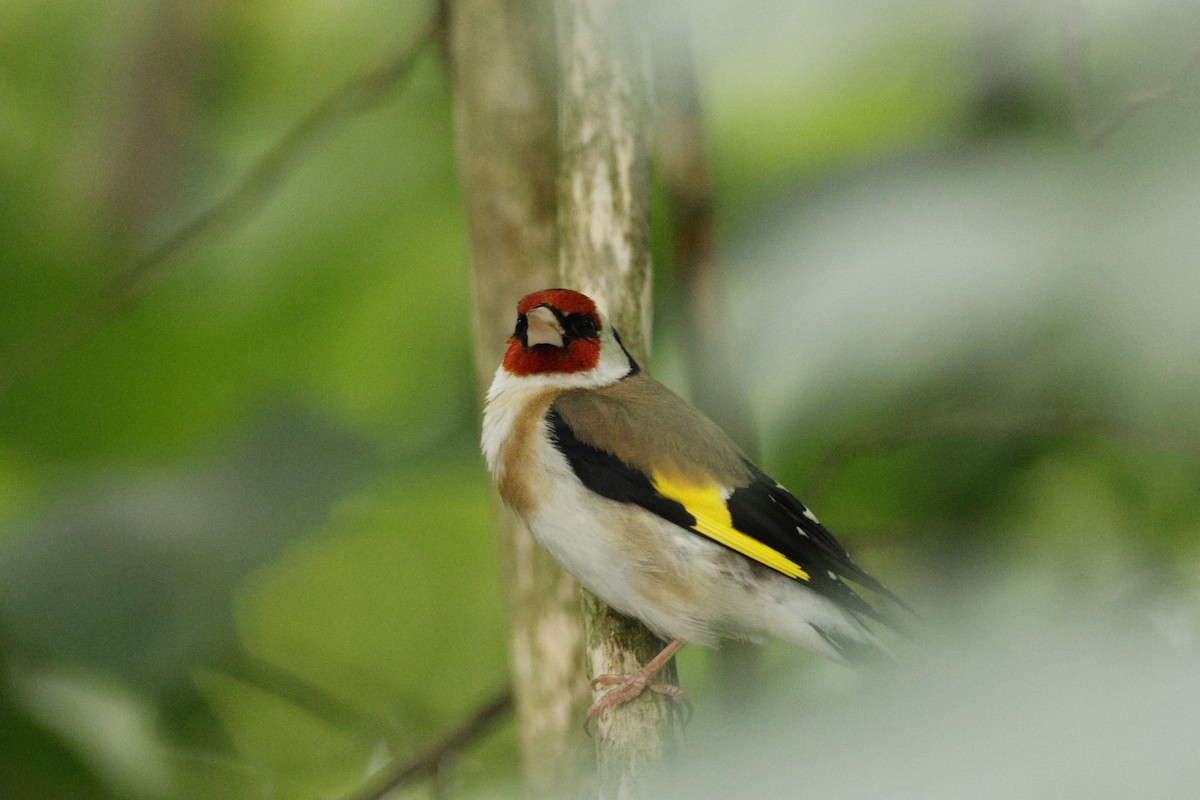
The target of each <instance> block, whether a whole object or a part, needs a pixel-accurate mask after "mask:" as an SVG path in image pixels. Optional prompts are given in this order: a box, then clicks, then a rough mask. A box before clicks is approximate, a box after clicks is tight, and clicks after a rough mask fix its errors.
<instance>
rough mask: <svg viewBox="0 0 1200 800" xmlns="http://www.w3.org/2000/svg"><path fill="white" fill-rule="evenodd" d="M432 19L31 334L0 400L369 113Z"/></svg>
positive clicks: (2, 365)
mask: <svg viewBox="0 0 1200 800" xmlns="http://www.w3.org/2000/svg"><path fill="white" fill-rule="evenodd" d="M435 22H436V15H433V18H431V21H430V23H429V24H427V25H425V26H423V27H422V28H421V29H420V30H419V31H418V32H417V33H416V34H415V35H414V36H413V37H412V39H410V40H409V41H407V42H405V43H404V44H403V46H401V47H400V49H399V50H398V51H397V52H396V53H394V54H393V55H391V56H390V57H389V58H388V59H387V60H386V61H384V62H383V63H382V64H380V65H378V66H375V67H372V68H371V69H369V70H366V71H365V72H363V73H362V74H360V75H357V76H355V77H353V78H351V79H350V80H348V81H347V82H346V83H344V84H343V85H342V86H340V87H339V88H337V89H336V90H334V91H333V92H332V93H331V94H329V95H328V96H327V97H326V98H325V99H324V100H323V101H321V102H320V103H318V104H317V105H316V106H315V107H314V108H313V109H312V110H311V111H309V112H308V113H307V114H306V115H305V116H304V117H303V118H301V119H300V121H299V122H297V123H296V124H295V125H294V126H293V127H292V128H291V129H290V130H288V131H287V132H286V133H284V135H283V136H282V137H280V139H279V140H278V141H277V142H276V143H275V144H274V145H273V146H272V147H271V148H270V149H269V150H268V151H267V152H266V153H265V154H264V155H263V156H262V158H260V159H259V160H258V162H257V163H255V164H254V165H253V166H252V167H251V168H250V169H249V171H248V172H247V173H246V174H245V175H244V176H243V177H242V179H241V180H240V181H238V182H237V184H235V185H234V187H233V188H232V189H231V190H230V191H229V193H228V194H226V195H225V196H224V197H223V198H221V199H220V200H218V201H217V202H216V203H215V204H214V205H212V206H210V207H209V208H208V209H206V210H205V211H203V212H201V213H200V214H199V215H197V216H196V217H194V218H193V219H192V220H190V221H189V222H187V223H186V224H184V225H183V226H182V227H180V228H179V229H178V230H176V231H175V233H173V234H171V235H170V236H168V237H167V238H166V239H165V240H163V241H162V242H160V243H159V244H158V245H157V246H156V247H154V248H152V249H151V250H149V251H147V252H146V253H144V254H143V255H142V256H140V257H138V258H136V259H134V260H133V261H131V262H130V263H129V264H128V265H126V266H125V267H124V268H123V269H121V270H119V271H118V272H117V273H116V274H115V275H113V276H112V277H111V278H109V280H108V281H107V282H105V284H104V285H103V286H101V287H100V288H99V289H97V290H96V291H95V292H93V293H91V294H90V295H88V296H87V297H85V298H83V299H82V300H79V301H78V302H76V303H74V304H73V305H71V306H69V307H68V308H66V309H64V310H63V311H61V312H60V313H58V314H56V315H54V316H53V317H51V318H50V319H49V320H48V321H47V322H45V323H44V324H43V325H42V326H41V327H40V328H39V329H38V330H37V332H35V333H34V334H33V335H31V336H29V337H28V338H27V339H25V340H24V341H23V342H21V343H20V344H18V345H17V346H16V347H14V348H12V349H11V350H9V351H8V352H7V353H6V354H5V355H4V357H3V359H0V397H3V396H4V394H5V393H6V392H7V391H8V390H9V389H10V388H11V387H12V386H13V384H14V383H16V382H17V381H18V380H20V379H22V378H24V377H26V376H28V375H30V374H31V373H34V372H36V371H37V370H39V369H43V368H45V367H46V366H47V365H48V364H49V363H50V362H51V361H53V360H54V359H55V358H57V357H58V356H60V355H61V354H62V353H63V352H64V351H66V350H67V349H69V348H70V347H72V346H73V345H75V344H78V343H79V342H80V341H81V340H82V339H83V338H84V337H85V336H87V335H88V334H89V333H92V332H93V331H95V330H97V329H98V328H100V327H101V326H102V325H103V324H104V323H106V322H107V321H109V320H111V319H112V318H114V317H116V316H117V315H118V314H119V313H121V312H122V311H124V310H126V309H128V308H129V307H130V306H132V305H133V304H134V303H136V302H137V301H138V300H141V299H142V298H143V297H145V296H146V295H147V294H148V293H149V291H150V289H151V288H152V287H153V286H154V285H155V283H156V282H157V281H158V280H159V279H160V278H161V277H162V275H163V273H164V272H165V271H166V269H167V267H169V266H170V265H171V264H172V263H173V261H174V259H175V258H176V257H177V256H179V255H180V253H182V252H183V251H184V250H185V249H187V248H188V247H191V246H193V245H195V244H196V243H197V242H198V241H200V239H201V238H202V237H204V236H206V235H210V234H212V233H214V232H215V231H217V230H219V229H220V228H222V227H225V226H234V227H236V225H238V224H244V223H245V222H246V221H247V220H248V219H249V218H250V212H253V211H255V210H257V209H258V208H261V207H262V205H263V204H264V202H265V201H266V199H267V198H268V197H270V195H271V193H272V192H273V191H274V189H275V188H276V187H277V186H278V185H279V184H280V183H281V182H282V180H283V179H284V178H285V177H287V175H288V173H289V171H290V170H292V169H293V168H294V167H295V165H296V164H298V163H299V162H300V161H301V159H302V158H303V156H305V155H307V153H308V152H310V151H311V150H312V148H313V146H314V145H315V144H316V143H317V142H318V141H319V140H320V139H321V138H323V137H327V136H329V135H330V134H332V133H333V132H334V131H335V130H336V129H337V128H338V127H339V126H340V125H343V124H345V123H346V122H348V121H349V120H350V119H351V118H352V117H354V116H355V115H357V114H358V113H360V112H362V111H365V110H367V109H368V108H371V107H372V106H374V105H375V104H376V103H377V102H379V100H381V99H382V98H383V96H384V95H385V94H386V93H387V91H388V90H389V89H392V88H393V87H395V86H397V85H399V84H400V83H401V82H402V81H403V79H404V78H406V77H407V76H408V75H409V74H411V72H412V68H413V66H414V64H415V63H416V61H417V59H418V57H419V56H420V54H421V52H422V51H423V49H424V46H425V44H426V43H427V42H429V40H430V35H431V34H430V28H431V26H432V25H433V24H435Z"/></svg>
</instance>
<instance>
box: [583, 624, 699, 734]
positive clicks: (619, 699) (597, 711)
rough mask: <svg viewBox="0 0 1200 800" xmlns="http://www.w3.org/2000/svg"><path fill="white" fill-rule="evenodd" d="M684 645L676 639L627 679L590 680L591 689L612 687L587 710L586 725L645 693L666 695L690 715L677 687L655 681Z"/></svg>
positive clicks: (606, 677)
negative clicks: (611, 709) (648, 691)
mask: <svg viewBox="0 0 1200 800" xmlns="http://www.w3.org/2000/svg"><path fill="white" fill-rule="evenodd" d="M683 645H684V641H683V640H682V639H675V640H674V641H672V642H671V643H670V644H668V645H667V646H666V647H664V648H663V649H662V652H660V653H659V654H658V655H656V656H655V657H654V658H652V659H650V660H649V661H648V662H647V663H646V666H644V667H642V668H641V669H639V670H638V671H637V672H634V673H631V674H628V675H597V676H596V677H595V678H593V679H592V686H593V687H596V686H612V687H613V688H612V689H609V690H608V691H607V692H605V693H604V694H603V695H601V696H600V699H598V700H597V701H596V702H595V703H592V707H591V708H589V709H588V714H587V718H588V721H589V722H590V721H591V720H594V719H598V718H599V717H600V715H601V714H603V713H604V712H605V711H607V710H608V709H610V708H616V707H617V706H619V705H621V704H622V703H627V702H629V701H630V700H632V699H633V698H635V697H637V696H638V695H640V694H641V693H642V692H644V691H646V690H647V689H649V690H650V691H652V692H658V693H659V694H665V695H667V696H668V697H670V698H671V699H673V700H676V701H678V702H681V703H684V704H685V705H686V706H687V707H688V710H689V711H690V710H691V707H692V704H691V701H689V700H688V696H687V693H686V692H684V691H683V690H682V689H680V688H679V687H678V686H672V685H671V684H669V683H662V682H660V681H655V680H654V679H655V678H656V677H657V676H658V673H659V672H661V671H662V668H663V667H665V666H666V665H667V662H668V661H670V660H671V659H672V658H673V657H674V655H675V654H676V653H678V652H679V648H681V647H683ZM689 716H690V714H689Z"/></svg>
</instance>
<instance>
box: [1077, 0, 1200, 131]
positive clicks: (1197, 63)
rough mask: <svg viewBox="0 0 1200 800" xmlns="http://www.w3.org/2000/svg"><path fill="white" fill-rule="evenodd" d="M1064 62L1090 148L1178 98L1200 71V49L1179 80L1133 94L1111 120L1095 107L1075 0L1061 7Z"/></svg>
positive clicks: (1081, 15)
mask: <svg viewBox="0 0 1200 800" xmlns="http://www.w3.org/2000/svg"><path fill="white" fill-rule="evenodd" d="M1060 20H1061V24H1062V38H1063V61H1064V62H1065V67H1066V73H1067V90H1068V92H1069V93H1070V97H1071V111H1072V117H1073V119H1074V125H1075V131H1076V133H1077V134H1078V135H1079V138H1080V139H1082V140H1083V142H1084V144H1086V145H1087V146H1088V147H1099V146H1100V145H1102V144H1104V142H1105V141H1106V140H1107V139H1108V137H1109V136H1111V135H1112V134H1113V133H1114V132H1116V131H1117V130H1118V129H1119V128H1121V126H1123V125H1124V124H1125V123H1126V122H1128V121H1129V120H1130V118H1132V117H1133V115H1134V114H1136V113H1137V112H1139V111H1141V110H1142V109H1144V108H1146V107H1148V106H1152V105H1154V104H1156V103H1162V102H1166V101H1168V100H1177V99H1178V97H1179V95H1180V93H1181V92H1182V91H1183V88H1184V86H1186V85H1187V83H1188V81H1190V80H1191V79H1192V78H1193V77H1194V75H1195V74H1196V73H1197V71H1198V70H1200V49H1198V50H1195V51H1193V52H1192V55H1191V56H1190V57H1189V58H1188V59H1187V61H1185V62H1184V64H1183V67H1181V68H1180V70H1179V72H1178V73H1177V74H1176V76H1175V79H1174V80H1172V81H1170V82H1168V83H1167V84H1166V85H1165V86H1161V87H1158V88H1156V89H1146V90H1145V91H1142V92H1138V93H1136V94H1132V95H1129V96H1128V97H1126V98H1125V102H1124V103H1123V104H1122V105H1121V106H1120V107H1119V108H1118V109H1117V110H1116V111H1114V112H1113V113H1112V114H1110V115H1109V117H1108V118H1107V119H1104V120H1097V119H1095V115H1094V112H1093V108H1092V88H1091V70H1090V68H1089V67H1088V38H1087V33H1086V32H1085V30H1084V27H1085V26H1084V11H1083V8H1082V6H1081V5H1080V4H1079V3H1078V2H1075V0H1064V2H1063V3H1062V7H1061V14H1060Z"/></svg>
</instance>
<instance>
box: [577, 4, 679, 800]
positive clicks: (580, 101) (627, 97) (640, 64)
mask: <svg viewBox="0 0 1200 800" xmlns="http://www.w3.org/2000/svg"><path fill="white" fill-rule="evenodd" d="M555 12H556V22H557V28H558V53H559V57H558V65H559V72H560V93H559V115H560V122H559V152H560V159H561V163H560V166H559V195H558V197H559V208H558V220H559V237H560V259H559V266H560V270H561V275H562V278H563V285H565V286H567V287H570V288H575V289H579V290H581V291H583V292H585V293H587V294H588V295H590V296H591V297H593V298H594V299H595V300H596V301H597V302H598V303H599V304H600V305H601V307H602V308H603V309H604V311H605V313H606V314H607V315H608V317H609V319H610V320H612V322H613V324H614V325H615V326H616V327H617V328H618V329H619V330H620V331H621V334H622V337H623V339H624V341H625V343H626V346H627V347H629V348H630V350H631V352H633V353H634V357H635V358H639V359H641V360H645V359H646V358H647V356H648V354H649V341H650V289H651V263H650V237H649V194H650V175H649V173H650V146H651V136H650V130H649V123H650V119H651V112H650V102H649V79H650V76H649V74H648V73H649V59H648V54H647V49H646V43H645V41H644V40H643V38H642V36H641V35H640V31H639V30H638V29H637V26H635V25H633V24H632V21H631V18H630V8H629V6H628V5H627V3H626V2H624V0H556V3H555ZM584 623H585V627H586V630H587V658H588V668H589V675H590V676H595V675H599V674H605V673H628V672H633V671H635V670H636V669H637V668H638V667H639V666H640V665H642V664H644V663H645V662H646V661H648V660H650V659H651V658H653V657H654V656H655V655H656V654H657V653H658V652H659V650H661V649H662V646H663V644H664V643H663V642H662V641H661V640H659V639H658V638H657V637H656V636H654V635H653V634H652V633H650V632H649V631H648V630H647V629H646V628H645V627H643V626H642V625H640V624H638V623H636V622H634V621H632V620H630V619H627V618H625V617H622V616H620V615H618V614H616V613H614V612H613V611H611V610H610V609H609V608H607V607H606V606H605V605H604V604H603V603H601V602H600V601H599V600H597V599H596V598H594V597H592V596H590V595H585V599H584ZM667 672H668V673H669V674H668V675H665V676H664V678H668V679H670V678H672V677H673V670H667ZM679 734H680V729H679V725H678V720H677V713H676V709H674V708H673V707H672V705H671V703H670V701H667V700H666V699H664V698H663V697H661V696H660V695H656V694H653V693H646V694H644V695H643V696H642V697H640V698H638V699H636V700H634V701H631V702H629V703H626V704H625V705H623V706H620V707H618V708H616V709H613V710H612V711H611V712H609V713H606V714H605V715H604V716H603V717H602V718H601V719H600V720H599V721H598V723H597V726H596V747H597V750H596V752H597V768H598V774H599V785H600V796H601V797H603V798H626V797H633V796H638V795H639V794H643V793H644V790H645V789H646V787H648V786H649V785H650V784H651V783H652V782H653V781H654V780H655V778H656V777H657V775H658V774H659V773H660V771H661V769H662V765H663V762H664V759H665V758H666V757H667V756H668V755H669V754H670V753H671V751H672V750H674V749H675V747H676V746H677V743H678V742H677V739H678V736H679Z"/></svg>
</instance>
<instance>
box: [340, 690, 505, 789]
mask: <svg viewBox="0 0 1200 800" xmlns="http://www.w3.org/2000/svg"><path fill="white" fill-rule="evenodd" d="M512 704H513V695H512V690H510V689H505V690H504V691H502V692H500V693H499V694H497V695H496V696H495V697H493V698H492V699H491V700H489V701H488V702H486V703H484V704H483V705H482V706H480V707H479V709H478V710H476V711H475V713H474V714H472V715H471V718H470V719H468V720H467V721H466V722H464V723H463V724H462V725H460V726H458V727H457V728H455V729H454V730H453V731H451V732H450V734H449V735H447V736H446V737H445V738H444V739H442V740H441V741H440V742H438V743H437V744H435V745H433V746H432V747H430V748H429V749H428V750H426V751H425V752H423V753H421V754H420V755H418V756H417V757H415V758H412V759H408V760H407V761H404V762H402V763H398V764H395V765H393V766H390V767H387V768H385V769H383V770H381V772H380V773H379V774H378V776H377V777H374V778H373V779H372V781H371V785H370V786H368V787H367V788H365V789H363V790H362V791H360V792H357V793H355V794H353V795H351V796H350V797H348V798H347V799H346V800H380V799H381V798H383V797H385V796H387V795H388V793H390V792H393V791H395V790H396V789H399V788H400V787H402V786H405V785H407V784H410V783H413V782H415V781H418V780H420V779H422V778H425V777H429V776H436V775H437V772H438V771H439V770H440V769H441V768H442V766H443V764H444V763H445V761H446V760H447V759H449V758H451V757H453V756H454V755H455V754H456V753H458V751H460V750H462V749H463V748H464V747H466V746H467V745H469V744H471V743H472V742H473V741H475V740H476V739H478V738H480V737H482V736H483V735H484V734H486V733H487V732H488V731H489V730H490V729H491V727H492V726H493V725H495V724H496V723H497V722H499V720H500V719H501V718H502V717H504V715H506V714H507V713H508V712H509V711H510V710H511V709H512Z"/></svg>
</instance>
